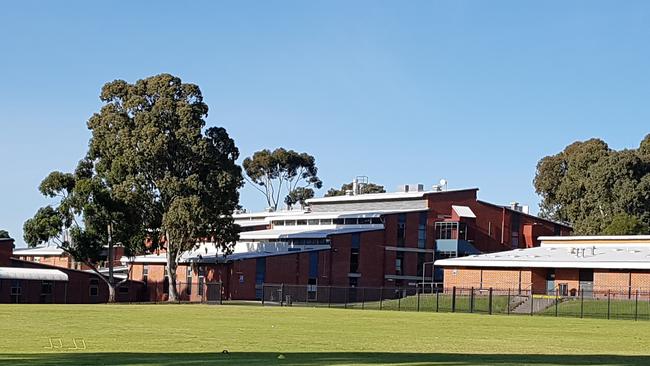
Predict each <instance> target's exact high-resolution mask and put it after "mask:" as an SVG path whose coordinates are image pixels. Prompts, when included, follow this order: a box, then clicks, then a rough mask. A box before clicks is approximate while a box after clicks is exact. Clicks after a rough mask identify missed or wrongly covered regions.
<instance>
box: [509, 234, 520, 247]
mask: <svg viewBox="0 0 650 366" xmlns="http://www.w3.org/2000/svg"><path fill="white" fill-rule="evenodd" d="M510 238H511V243H510V244H511V246H512V247H513V248H519V232H517V231H513V232H512V236H511V237H510Z"/></svg>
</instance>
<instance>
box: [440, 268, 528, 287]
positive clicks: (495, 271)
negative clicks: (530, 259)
mask: <svg viewBox="0 0 650 366" xmlns="http://www.w3.org/2000/svg"><path fill="white" fill-rule="evenodd" d="M444 274H445V277H444V287H445V288H451V287H462V288H470V287H474V288H490V287H491V288H493V289H503V290H505V289H520V288H521V289H522V290H528V289H529V288H530V285H531V282H532V280H533V278H532V273H531V271H530V270H527V269H519V268H486V269H481V268H469V267H453V268H452V267H445V269H444Z"/></svg>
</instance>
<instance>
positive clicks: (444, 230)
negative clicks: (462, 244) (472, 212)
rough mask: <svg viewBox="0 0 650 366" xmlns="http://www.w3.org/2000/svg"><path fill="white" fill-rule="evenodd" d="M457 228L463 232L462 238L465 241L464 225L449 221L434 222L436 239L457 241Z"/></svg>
mask: <svg viewBox="0 0 650 366" xmlns="http://www.w3.org/2000/svg"><path fill="white" fill-rule="evenodd" d="M459 226H460V227H461V230H463V238H464V239H465V236H464V235H465V232H466V230H465V229H464V227H465V225H463V224H460V223H458V222H449V221H441V222H436V239H458V238H459V237H458V231H459Z"/></svg>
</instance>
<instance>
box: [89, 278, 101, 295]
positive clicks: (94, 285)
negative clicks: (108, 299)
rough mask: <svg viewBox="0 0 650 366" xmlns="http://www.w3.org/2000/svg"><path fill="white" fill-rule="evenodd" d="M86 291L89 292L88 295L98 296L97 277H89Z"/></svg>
mask: <svg viewBox="0 0 650 366" xmlns="http://www.w3.org/2000/svg"><path fill="white" fill-rule="evenodd" d="M88 291H89V293H90V297H97V296H99V279H97V278H91V279H90V285H89V286H88Z"/></svg>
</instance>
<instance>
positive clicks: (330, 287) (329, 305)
mask: <svg viewBox="0 0 650 366" xmlns="http://www.w3.org/2000/svg"><path fill="white" fill-rule="evenodd" d="M327 307H328V308H331V307H332V285H330V286H329V287H328V290H327Z"/></svg>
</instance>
